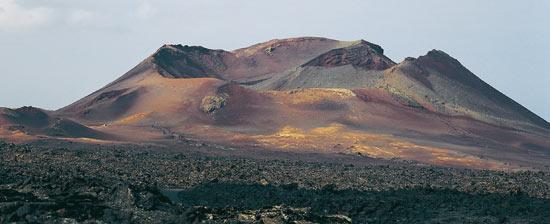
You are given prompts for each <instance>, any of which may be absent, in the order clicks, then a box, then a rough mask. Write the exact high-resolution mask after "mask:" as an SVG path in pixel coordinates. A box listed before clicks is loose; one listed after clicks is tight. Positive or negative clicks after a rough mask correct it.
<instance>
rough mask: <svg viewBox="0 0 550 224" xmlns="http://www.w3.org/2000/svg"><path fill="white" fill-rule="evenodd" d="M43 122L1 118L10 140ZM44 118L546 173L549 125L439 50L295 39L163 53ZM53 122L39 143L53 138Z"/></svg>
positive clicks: (168, 138)
mask: <svg viewBox="0 0 550 224" xmlns="http://www.w3.org/2000/svg"><path fill="white" fill-rule="evenodd" d="M14 114H15V115H14ZM41 116H42V115H40V116H39V115H36V116H34V115H33V116H30V117H28V118H25V116H24V115H18V114H17V113H16V112H14V111H13V110H9V109H4V110H3V112H2V117H0V124H2V127H3V130H4V131H3V133H4V134H3V135H4V136H12V137H13V132H10V130H15V129H14V128H13V127H14V126H28V127H35V126H36V125H35V123H36V122H38V123H40V122H42V121H39V120H40V117H41ZM47 116H52V117H56V118H59V119H63V120H65V121H67V122H69V121H70V122H74V125H76V124H82V128H81V129H79V130H80V131H79V132H78V133H79V134H71V130H73V129H78V128H72V129H71V128H68V129H70V130H66V132H67V133H65V134H64V136H69V137H70V136H75V137H77V136H85V137H87V138H97V139H103V140H106V139H108V138H106V137H105V136H109V138H110V140H113V138H116V140H118V141H124V142H155V143H170V144H172V143H174V142H175V143H177V142H178V141H185V140H186V139H200V140H204V141H210V142H214V143H217V144H221V145H226V146H230V147H245V148H246V147H254V148H261V149H269V150H283V151H294V152H304V153H308V152H315V153H345V154H355V155H363V156H369V157H377V158H388V159H389V158H399V159H405V160H416V161H420V162H422V163H429V164H436V165H445V166H461V167H465V166H466V167H477V168H490V169H512V170H513V169H525V168H526V167H529V168H541V167H544V166H547V165H548V164H550V124H549V123H548V122H547V121H545V120H544V119H542V118H540V117H539V116H537V115H536V114H534V113H532V112H531V111H529V110H528V109H526V108H525V107H523V106H521V105H520V104H518V103H517V102H515V101H513V100H512V99H510V98H508V97H507V96H505V95H504V94H502V93H501V92H499V91H498V90H496V89H494V88H493V87H491V86H490V85H489V84H487V83H485V82H484V81H483V80H481V79H480V78H479V77H477V76H476V75H474V74H473V73H472V72H470V71H469V70H468V69H467V68H465V67H464V66H463V65H462V64H460V62H458V61H457V60H456V59H454V58H452V57H451V56H449V55H448V54H446V53H444V52H442V51H439V50H432V51H430V52H428V53H427V54H426V55H424V56H420V57H418V58H406V59H405V60H403V61H402V62H399V63H395V62H394V61H392V60H391V59H389V58H388V57H386V56H385V55H384V51H383V49H382V47H380V46H378V45H376V44H373V43H370V42H367V41H364V40H359V41H338V40H331V39H326V38H317V37H302V38H290V39H281V40H271V41H268V42H265V43H260V44H256V45H253V46H250V47H247V48H242V49H237V50H233V51H225V50H214V49H208V48H204V47H200V46H187V45H185V46H182V45H164V46H162V47H161V48H160V49H159V50H157V51H156V52H155V53H154V54H152V55H151V56H149V57H147V58H146V59H145V60H143V61H142V62H141V63H139V64H138V65H137V66H136V67H134V68H133V69H131V70H130V71H129V72H128V73H126V74H124V75H123V76H121V77H120V78H118V79H117V80H115V81H114V82H112V83H110V84H108V85H107V86H105V87H103V88H101V89H100V90H98V91H96V92H94V93H92V94H90V95H88V96H86V97H84V98H82V99H81V100H79V101H77V102H75V103H73V104H71V105H68V106H66V107H64V108H61V109H59V110H57V111H52V112H48V114H47ZM46 120H48V122H46V121H44V122H43V123H44V124H42V123H40V127H41V128H40V130H41V131H42V132H40V133H43V134H44V133H45V135H48V133H50V132H46V131H44V130H46V129H44V128H43V127H50V126H52V122H51V119H46ZM18 130H19V129H18ZM36 130H38V129H36ZM48 130H49V129H48ZM64 130H65V129H64ZM33 133H38V132H33V131H29V132H28V134H29V135H32V134H33ZM50 136H52V135H50ZM114 136H116V137H114Z"/></svg>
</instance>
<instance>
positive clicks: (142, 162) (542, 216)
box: [0, 142, 550, 223]
mask: <svg viewBox="0 0 550 224" xmlns="http://www.w3.org/2000/svg"><path fill="white" fill-rule="evenodd" d="M201 147H202V148H204V147H209V146H208V145H204V144H203V145H201ZM201 147H198V146H196V145H193V144H189V145H183V146H182V145H180V146H178V148H177V149H170V148H166V147H160V146H158V147H157V146H151V145H148V146H145V145H139V146H138V145H109V146H102V145H84V144H81V145H78V146H77V145H70V144H67V146H66V147H60V146H59V145H55V146H53V145H51V146H35V145H15V144H8V143H2V142H0V157H1V158H0V223H10V222H29V223H60V222H65V223H351V222H353V223H479V222H482V223H550V173H547V172H541V171H522V172H514V173H507V172H498V171H486V170H469V169H457V168H442V167H432V166H426V165H419V164H413V163H408V162H399V161H374V160H372V159H368V158H365V159H363V158H360V157H357V158H356V160H358V161H362V160H364V161H366V162H345V161H344V162H337V163H336V162H334V163H331V162H327V161H310V160H304V159H299V158H297V159H289V158H288V157H292V156H280V157H275V158H272V159H269V158H257V157H246V156H228V155H229V154H231V153H226V154H227V155H226V154H224V155H221V154H220V155H215V154H212V153H201V151H202V148H201ZM209 150H210V151H216V150H219V149H217V148H216V147H211V149H209ZM237 151H238V150H237ZM235 154H238V153H235ZM245 154H246V153H245ZM281 154H284V153H281Z"/></svg>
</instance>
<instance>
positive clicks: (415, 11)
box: [0, 0, 550, 121]
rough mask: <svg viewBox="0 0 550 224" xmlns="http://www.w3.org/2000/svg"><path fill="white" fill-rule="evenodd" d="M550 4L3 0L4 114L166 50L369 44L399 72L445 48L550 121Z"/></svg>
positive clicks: (59, 103)
mask: <svg viewBox="0 0 550 224" xmlns="http://www.w3.org/2000/svg"><path fill="white" fill-rule="evenodd" d="M549 11H550V1H545V0H524V1H512V0H484V1H479V0H461V1H442V0H416V1H410V0H401V1H396V0H385V1H379V0H338V1H322V0H302V1H295V0H278V1H258V0H225V1H224V0H200V1H199V0H197V1H187V0H116V1H113V0H79V1H75V0H0V106H3V107H12V108H13V107H20V106H25V105H32V106H36V107H41V108H45V109H51V110H53V109H58V108H60V107H63V106H66V105H68V104H70V103H72V102H74V101H76V100H78V99H80V98H82V97H84V96H86V95H88V94H90V93H91V92H93V91H95V90H97V89H99V88H101V87H102V86H104V85H106V84H107V83H109V82H111V81H113V80H115V79H116V78H117V77H119V76H121V75H122V74H124V73H125V72H126V71H128V70H130V69H131V68H132V67H133V66H135V65H137V64H138V63H139V62H140V61H141V60H143V59H144V58H145V57H147V56H148V55H150V54H151V53H153V52H154V51H155V50H156V49H158V48H159V47H160V46H161V45H163V44H165V43H181V44H187V45H201V46H205V47H207V48H214V49H226V50H233V49H236V48H241V47H246V46H249V45H252V44H254V43H259V42H264V41H267V40H271V39H276V38H287V37H298V36H321V37H328V38H333V39H339V40H358V39H364V40H367V41H370V42H373V43H376V44H379V45H381V46H382V47H383V48H384V50H385V54H386V55H387V56H388V57H389V58H391V59H392V60H394V61H396V62H400V61H402V60H403V59H404V58H405V57H408V56H412V57H417V56H420V55H424V54H426V53H427V52H428V51H429V50H432V49H439V50H443V51H445V52H446V53H448V54H449V55H451V56H452V57H454V58H456V59H458V60H459V61H460V62H461V63H462V64H463V65H465V66H466V67H467V68H468V69H469V70H470V71H472V72H473V73H475V74H476V75H477V76H479V77H480V78H481V79H483V80H484V81H485V82H487V83H489V84H490V85H492V86H493V87H495V88H496V89H498V90H500V91H501V92H503V93H504V94H506V95H507V96H509V97H511V98H512V99H514V100H516V101H517V102H519V103H520V104H522V105H524V106H525V107H527V108H528V109H530V110H531V111H533V112H535V113H536V114H538V115H539V116H541V117H543V118H545V119H546V120H547V121H549V120H550V70H549V69H548V68H547V66H548V65H550V41H548V40H550V13H548V12H549Z"/></svg>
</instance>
